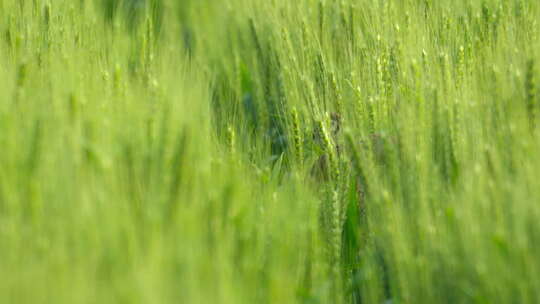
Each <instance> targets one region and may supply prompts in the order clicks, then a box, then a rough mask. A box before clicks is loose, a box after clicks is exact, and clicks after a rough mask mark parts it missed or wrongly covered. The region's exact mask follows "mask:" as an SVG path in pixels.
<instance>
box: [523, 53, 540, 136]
mask: <svg viewBox="0 0 540 304" xmlns="http://www.w3.org/2000/svg"><path fill="white" fill-rule="evenodd" d="M536 90H537V88H536V73H535V62H534V59H530V60H529V61H528V62H527V72H526V74H525V102H526V106H527V114H528V116H529V123H530V125H531V128H534V127H536V118H537V112H538V101H537V96H536V95H537V92H536Z"/></svg>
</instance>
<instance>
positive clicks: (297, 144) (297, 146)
mask: <svg viewBox="0 0 540 304" xmlns="http://www.w3.org/2000/svg"><path fill="white" fill-rule="evenodd" d="M291 118H292V127H293V140H294V150H295V154H296V159H297V161H298V163H299V164H300V166H302V164H303V158H304V151H303V146H304V141H303V137H302V131H301V129H300V118H299V117H298V111H297V109H296V107H293V109H292V111H291Z"/></svg>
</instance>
